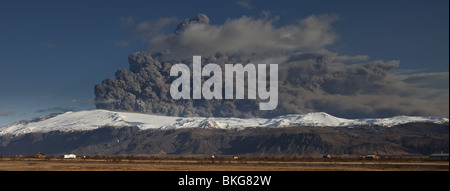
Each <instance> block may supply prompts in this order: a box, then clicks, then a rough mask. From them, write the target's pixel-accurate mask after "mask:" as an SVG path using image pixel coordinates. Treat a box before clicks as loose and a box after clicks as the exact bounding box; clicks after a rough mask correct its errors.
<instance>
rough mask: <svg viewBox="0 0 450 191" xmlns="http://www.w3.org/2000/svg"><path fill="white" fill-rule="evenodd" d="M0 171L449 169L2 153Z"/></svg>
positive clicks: (445, 167) (399, 163)
mask: <svg viewBox="0 0 450 191" xmlns="http://www.w3.org/2000/svg"><path fill="white" fill-rule="evenodd" d="M0 171H449V162H448V161H431V160H428V159H423V158H383V159H379V160H370V159H359V158H340V159H322V158H316V159H314V158H258V157H255V158H252V157H247V158H239V159H232V158H231V157H219V158H217V157H216V158H215V159H210V158H207V157H91V158H77V159H60V158H57V157H47V158H35V157H1V158H0Z"/></svg>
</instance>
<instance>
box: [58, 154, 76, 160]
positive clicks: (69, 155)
mask: <svg viewBox="0 0 450 191" xmlns="http://www.w3.org/2000/svg"><path fill="white" fill-rule="evenodd" d="M61 158H64V159H74V158H77V155H75V154H65V155H63V156H61Z"/></svg>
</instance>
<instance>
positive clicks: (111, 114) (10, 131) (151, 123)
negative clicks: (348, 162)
mask: <svg viewBox="0 0 450 191" xmlns="http://www.w3.org/2000/svg"><path fill="white" fill-rule="evenodd" d="M448 121H449V120H448V119H447V118H441V117H418V116H394V117H390V118H370V119H345V118H338V117H335V116H332V115H330V114H328V113H325V112H313V113H308V114H304V115H299V114H289V115H283V116H279V117H275V118H268V119H266V118H248V119H245V118H224V117H171V116H158V115H151V114H142V113H130V112H119V111H108V110H102V109H95V110H84V111H77V112H71V111H69V112H66V113H62V114H49V115H46V116H40V117H36V118H33V119H28V120H24V121H20V122H16V123H13V124H11V125H7V126H4V127H0V136H2V135H21V134H27V133H34V132H41V133H46V132H51V131H66V132H71V131H89V130H94V129H97V128H101V127H104V126H115V127H123V126H136V127H138V128H139V129H141V130H147V129H161V130H170V129H180V128H217V129H245V128H249V127H271V128H281V127H291V126H321V127H353V126H363V125H375V126H383V127H392V126H396V125H400V124H406V123H417V122H420V123H425V122H427V123H437V124H440V123H448Z"/></svg>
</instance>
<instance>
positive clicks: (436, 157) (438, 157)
mask: <svg viewBox="0 0 450 191" xmlns="http://www.w3.org/2000/svg"><path fill="white" fill-rule="evenodd" d="M430 159H431V160H439V161H448V153H439V154H431V155H430Z"/></svg>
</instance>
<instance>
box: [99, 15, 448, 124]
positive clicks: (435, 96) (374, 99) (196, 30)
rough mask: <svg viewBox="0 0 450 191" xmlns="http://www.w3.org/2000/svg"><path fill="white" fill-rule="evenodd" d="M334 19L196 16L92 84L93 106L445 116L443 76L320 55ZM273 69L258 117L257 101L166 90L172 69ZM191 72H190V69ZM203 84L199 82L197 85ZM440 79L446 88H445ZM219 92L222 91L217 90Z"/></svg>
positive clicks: (206, 112) (183, 112)
mask: <svg viewBox="0 0 450 191" xmlns="http://www.w3.org/2000/svg"><path fill="white" fill-rule="evenodd" d="M337 18H338V17H337V16H336V15H318V16H317V15H312V16H309V17H307V18H305V19H301V20H299V21H298V22H297V23H296V24H292V25H285V26H280V27H276V25H275V24H274V23H275V22H276V20H275V19H270V18H267V17H265V18H261V19H259V18H251V17H245V16H243V17H241V18H238V19H229V20H227V21H226V22H225V23H224V24H223V25H210V24H209V21H210V20H209V18H208V17H207V16H206V15H202V14H199V15H198V16H197V17H195V18H192V19H186V20H184V21H183V22H182V23H180V24H179V25H178V26H177V28H176V30H175V32H174V33H171V34H158V35H154V33H152V32H149V33H152V36H151V37H150V41H149V42H150V48H149V50H147V51H146V52H137V53H133V54H131V55H130V56H129V57H128V62H129V70H128V71H127V70H125V69H122V70H118V71H117V72H116V74H115V78H108V79H106V80H104V81H103V82H102V83H101V84H97V85H96V86H95V95H96V98H95V101H96V107H97V108H102V109H110V110H127V111H137V112H143V113H156V114H164V115H173V116H224V117H273V116H278V115H283V114H290V113H300V114H301V113H308V112H314V111H323V112H327V113H330V114H332V115H335V116H339V117H346V118H362V117H390V116H394V115H425V116H443V117H448V116H449V110H448V108H449V101H448V98H449V91H448V79H449V77H448V72H444V73H421V74H418V73H414V74H400V73H396V72H394V70H396V69H397V68H398V67H399V64H400V61H398V60H391V61H382V60H369V57H368V56H367V55H356V56H348V55H338V54H337V53H333V52H330V51H328V50H327V49H326V46H327V45H331V44H333V43H334V42H335V41H336V40H337V39H338V35H337V34H336V33H335V32H334V30H333V27H332V24H333V22H334V21H336V20H337ZM193 55H201V56H202V64H208V63H216V64H219V65H221V66H222V70H223V65H224V64H236V63H242V64H246V63H253V64H270V63H277V64H279V87H278V89H279V94H278V107H277V109H275V110H272V111H260V110H259V109H258V108H259V107H258V104H259V102H260V101H261V100H246V99H244V100H204V99H203V100H174V99H172V98H171V96H170V93H169V88H170V85H171V83H172V81H173V80H175V79H176V77H171V76H170V74H169V72H170V68H171V66H172V65H174V64H177V63H180V62H181V63H185V64H188V65H191V64H192V56H193ZM190 67H191V66H190ZM203 80H204V79H203ZM445 81H446V82H445ZM223 92H224V91H223Z"/></svg>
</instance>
